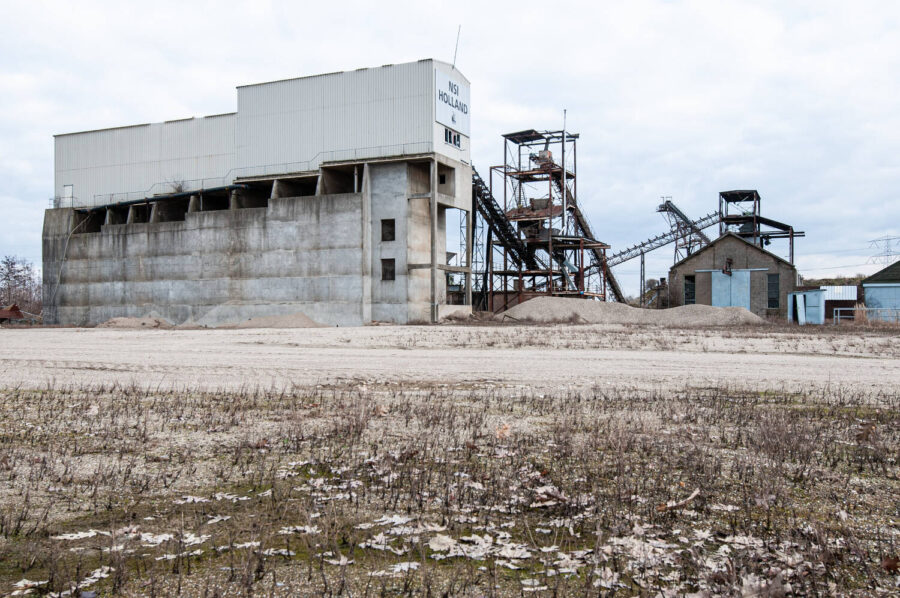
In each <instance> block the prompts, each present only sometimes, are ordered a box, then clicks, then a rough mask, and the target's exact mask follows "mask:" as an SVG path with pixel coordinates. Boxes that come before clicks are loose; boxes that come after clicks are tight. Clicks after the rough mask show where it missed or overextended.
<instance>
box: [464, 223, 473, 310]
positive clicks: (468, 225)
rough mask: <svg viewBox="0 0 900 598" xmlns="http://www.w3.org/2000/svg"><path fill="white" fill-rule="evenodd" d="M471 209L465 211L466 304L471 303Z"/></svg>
mask: <svg viewBox="0 0 900 598" xmlns="http://www.w3.org/2000/svg"><path fill="white" fill-rule="evenodd" d="M473 234H474V231H473V230H472V209H471V208H469V209H468V210H467V211H466V267H467V268H468V269H469V270H468V271H467V272H466V305H472V235H473Z"/></svg>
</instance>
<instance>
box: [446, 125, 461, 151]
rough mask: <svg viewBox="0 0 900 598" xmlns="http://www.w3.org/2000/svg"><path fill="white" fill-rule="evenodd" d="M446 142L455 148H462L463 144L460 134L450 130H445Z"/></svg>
mask: <svg viewBox="0 0 900 598" xmlns="http://www.w3.org/2000/svg"><path fill="white" fill-rule="evenodd" d="M444 142H445V143H448V144H450V145H452V146H453V147H461V145H462V144H461V142H460V138H459V133H456V132H454V131H451V130H450V129H444Z"/></svg>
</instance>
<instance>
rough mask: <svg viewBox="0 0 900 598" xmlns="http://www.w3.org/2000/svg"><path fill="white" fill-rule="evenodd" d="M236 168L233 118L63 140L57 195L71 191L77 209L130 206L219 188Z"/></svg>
mask: <svg viewBox="0 0 900 598" xmlns="http://www.w3.org/2000/svg"><path fill="white" fill-rule="evenodd" d="M233 168H234V114H223V115H220V116H210V117H206V118H192V119H187V120H178V121H169V122H164V123H154V124H148V125H137V126H133V127H123V128H120V129H105V130H100V131H89V132H86V133H76V134H71V135H60V136H57V137H56V138H55V166H54V175H55V176H54V178H55V188H54V195H55V197H61V196H62V195H63V187H64V186H65V185H72V186H73V195H74V198H75V199H74V202H73V203H74V205H76V206H87V205H97V204H104V203H113V202H117V201H128V200H131V199H140V198H143V197H146V196H148V195H153V194H156V193H167V192H171V191H172V189H173V186H174V185H178V184H183V186H184V188H185V190H190V189H199V188H202V187H212V186H217V185H221V184H222V181H223V180H225V175H226V174H227V173H228V172H229V171H231V170H232V169H233ZM62 207H66V206H62Z"/></svg>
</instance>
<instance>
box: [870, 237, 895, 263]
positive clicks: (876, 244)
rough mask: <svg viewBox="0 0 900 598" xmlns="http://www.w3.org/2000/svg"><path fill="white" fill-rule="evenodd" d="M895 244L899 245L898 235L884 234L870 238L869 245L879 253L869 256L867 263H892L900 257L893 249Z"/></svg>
mask: <svg viewBox="0 0 900 598" xmlns="http://www.w3.org/2000/svg"><path fill="white" fill-rule="evenodd" d="M895 245H896V246H897V247H900V237H891V236H888V235H885V236H884V237H880V238H878V239H872V240H871V241H869V247H871V248H874V249H875V250H876V251H878V252H879V253H876V254H875V255H873V256H871V257H870V258H869V261H868V262H867V263H871V264H884V265H885V266H888V265H890V264H893V263H894V261H895V260H896V259H898V258H900V255H898V254H897V253H896V252H895V251H894V246H895Z"/></svg>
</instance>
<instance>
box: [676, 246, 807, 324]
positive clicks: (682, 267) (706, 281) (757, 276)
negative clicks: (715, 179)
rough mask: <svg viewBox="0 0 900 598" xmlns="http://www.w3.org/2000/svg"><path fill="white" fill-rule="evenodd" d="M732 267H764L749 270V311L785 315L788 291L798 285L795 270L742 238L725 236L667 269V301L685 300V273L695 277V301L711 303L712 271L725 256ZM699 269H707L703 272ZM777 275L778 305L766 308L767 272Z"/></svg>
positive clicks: (743, 268)
mask: <svg viewBox="0 0 900 598" xmlns="http://www.w3.org/2000/svg"><path fill="white" fill-rule="evenodd" d="M729 258H730V259H731V260H732V266H731V267H732V269H734V270H750V269H756V268H765V270H764V271H754V272H750V311H752V312H753V313H755V314H756V315H758V316H781V317H786V316H787V294H788V293H790V292H793V291H794V290H795V289H796V287H797V270H796V269H795V268H794V267H793V266H791V265H790V264H787V263H786V262H784V261H782V260H780V259H778V258H777V257H775V256H774V255H772V254H770V253H768V252H766V251H763V250H761V249H759V248H758V247H755V246H753V245H751V244H749V243H747V242H745V241H743V240H741V239H738V238H735V237H733V236H725V237H721V238H719V239H717V240H715V241H714V242H713V243H712V244H711V245H709V246H707V247H706V248H704V249H703V250H701V251H699V252H697V253H695V254H694V255H692V256H691V257H689V258H688V259H687V260H685V261H683V262H682V263H681V264H677V265H676V266H674V267H673V268H672V269H671V270H670V271H669V302H670V305H672V306H676V305H683V304H684V276H685V275H686V274H688V275H690V274H693V275H694V276H695V277H696V303H698V304H701V305H711V304H712V273H711V272H709V270H722V269H723V268H725V265H726V262H727V260H728V259H729ZM701 270H706V272H702V271H701ZM775 273H778V275H779V307H778V309H769V308H768V280H767V276H766V275H767V274H775Z"/></svg>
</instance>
